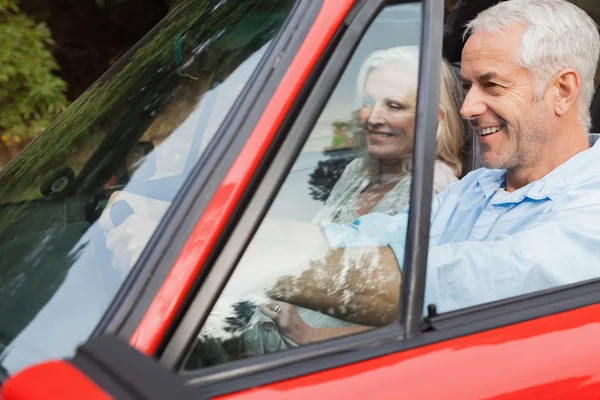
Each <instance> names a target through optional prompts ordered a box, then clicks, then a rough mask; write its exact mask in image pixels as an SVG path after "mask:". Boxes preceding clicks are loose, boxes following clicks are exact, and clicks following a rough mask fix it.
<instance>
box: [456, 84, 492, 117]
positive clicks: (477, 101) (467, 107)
mask: <svg viewBox="0 0 600 400" xmlns="http://www.w3.org/2000/svg"><path fill="white" fill-rule="evenodd" d="M486 110H487V106H486V105H485V103H484V102H483V99H482V95H481V92H480V91H479V90H478V89H476V88H472V89H471V90H469V91H468V92H467V95H466V96H465V100H464V101H463V104H462V107H461V108H460V115H461V117H463V118H464V119H473V118H476V117H478V116H480V115H482V114H484V113H485V112H486Z"/></svg>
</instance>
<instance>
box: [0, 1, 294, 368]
mask: <svg viewBox="0 0 600 400" xmlns="http://www.w3.org/2000/svg"><path fill="white" fill-rule="evenodd" d="M293 3H294V1H293V0H238V1H235V2H231V1H221V0H182V1H180V2H179V4H178V6H177V7H175V8H174V9H173V10H172V11H171V12H170V13H169V15H168V16H167V17H166V18H165V19H164V20H163V21H162V22H161V23H160V24H159V25H158V26H157V27H156V28H155V29H153V30H152V32H151V33H150V34H149V35H147V36H146V37H145V38H144V39H143V41H142V42H141V43H140V44H139V45H137V46H136V47H135V48H134V49H133V50H132V51H131V52H129V53H128V54H127V55H126V56H125V58H124V59H123V60H121V61H120V62H119V63H117V65H116V66H115V67H114V68H113V69H111V70H110V71H109V72H108V73H107V74H106V75H104V76H103V77H102V78H101V79H100V80H99V81H98V82H96V83H95V84H94V85H93V86H92V87H91V88H90V89H89V90H88V91H87V92H85V93H84V94H83V95H82V96H81V97H80V98H79V99H78V100H77V101H76V102H75V103H74V104H73V105H72V106H71V107H69V108H68V109H67V110H66V111H65V112H64V113H63V114H62V115H61V116H60V118H58V119H57V120H56V121H55V122H54V123H53V124H52V125H51V126H50V127H48V129H47V130H46V131H45V132H44V133H42V134H41V135H40V136H39V137H38V138H37V139H36V140H35V141H34V142H33V143H32V144H31V145H30V146H28V147H27V148H26V149H25V150H24V151H23V152H22V153H21V154H20V155H19V156H18V157H17V158H16V159H15V160H13V162H11V163H10V164H9V165H8V166H7V167H6V168H4V169H3V170H2V171H1V172H0V248H1V249H2V250H1V251H2V257H1V259H0V271H1V272H0V273H1V274H2V279H0V282H1V283H0V299H1V303H2V306H0V324H1V326H2V328H1V329H0V352H1V354H0V363H1V365H2V367H3V369H4V370H5V371H6V372H7V373H13V372H15V371H16V370H18V369H20V368H23V367H25V366H27V365H29V364H32V363H36V362H39V361H42V360H45V359H50V358H62V357H67V356H69V355H71V354H72V352H73V350H74V349H75V347H76V346H77V345H78V344H80V343H81V342H82V341H84V340H85V339H86V338H87V336H88V335H89V334H90V332H91V331H92V329H94V327H95V325H96V324H97V323H98V321H99V320H100V318H101V317H102V315H103V313H104V312H105V310H106V307H107V306H108V305H109V304H110V302H111V300H112V299H113V296H114V295H115V293H116V291H117V289H118V288H119V286H120V284H121V282H122V281H123V279H124V278H125V277H126V276H127V274H128V273H129V270H130V268H131V266H132V265H133V264H134V263H135V261H136V259H137V257H138V255H139V254H140V252H141V251H142V249H143V248H144V246H145V244H146V242H147V240H148V239H149V238H150V236H151V234H152V233H153V232H154V229H155V227H156V226H157V224H158V222H159V220H160V218H161V217H162V215H163V214H164V212H165V211H166V209H167V208H168V207H169V204H170V202H171V201H172V199H173V198H174V196H175V194H176V193H177V191H178V190H179V188H180V186H181V185H182V183H183V182H184V180H185V178H186V177H187V176H188V174H189V172H190V171H191V169H192V167H193V166H194V165H195V164H196V162H197V161H198V159H199V158H200V157H201V156H202V153H203V151H204V150H205V149H206V148H207V145H208V143H210V141H211V140H212V138H213V136H214V134H215V132H216V131H217V129H218V128H219V126H220V124H221V123H222V121H223V119H224V118H225V116H226V115H227V114H228V113H229V111H230V109H231V108H232V105H233V104H234V102H235V100H236V99H237V98H238V96H239V95H240V93H241V91H242V89H243V88H244V86H245V85H246V83H247V82H248V81H249V78H250V76H251V75H252V73H253V72H254V70H255V69H256V67H257V65H258V63H259V61H260V60H261V58H262V57H263V55H264V54H265V52H266V49H267V48H268V46H269V44H270V43H271V41H272V40H273V38H274V37H275V36H276V34H277V32H278V31H279V30H280V28H281V27H282V25H283V23H284V21H285V19H286V17H287V16H288V14H289V13H290V11H291V9H292V7H293ZM119 200H125V201H119ZM109 203H110V204H111V206H110V207H107V204H109Z"/></svg>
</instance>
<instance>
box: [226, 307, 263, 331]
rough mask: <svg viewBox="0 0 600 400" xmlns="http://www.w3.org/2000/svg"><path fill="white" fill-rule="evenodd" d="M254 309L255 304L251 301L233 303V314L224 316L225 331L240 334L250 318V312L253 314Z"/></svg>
mask: <svg viewBox="0 0 600 400" xmlns="http://www.w3.org/2000/svg"><path fill="white" fill-rule="evenodd" d="M255 309H256V304H254V303H253V302H251V301H240V302H238V303H235V304H234V305H233V315H232V316H229V317H227V318H225V326H224V328H223V329H224V330H225V332H229V333H231V334H233V335H236V334H241V333H242V332H243V331H244V329H246V326H248V322H250V318H252V314H254V310H255Z"/></svg>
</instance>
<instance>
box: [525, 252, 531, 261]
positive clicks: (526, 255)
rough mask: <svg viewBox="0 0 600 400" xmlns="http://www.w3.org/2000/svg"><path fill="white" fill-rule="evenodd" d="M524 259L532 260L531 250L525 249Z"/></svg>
mask: <svg viewBox="0 0 600 400" xmlns="http://www.w3.org/2000/svg"><path fill="white" fill-rule="evenodd" d="M523 259H524V260H531V253H530V252H529V251H524V252H523Z"/></svg>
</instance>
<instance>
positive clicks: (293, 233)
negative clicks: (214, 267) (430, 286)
mask: <svg viewBox="0 0 600 400" xmlns="http://www.w3.org/2000/svg"><path fill="white" fill-rule="evenodd" d="M421 22H422V8H421V4H420V3H409V4H401V5H394V6H388V7H386V8H385V9H384V10H383V11H382V12H381V13H380V14H379V15H378V16H377V18H376V19H375V20H374V22H373V23H372V25H371V26H370V27H369V29H368V30H367V32H366V33H365V35H364V37H363V38H362V40H361V42H360V44H359V46H358V47H357V49H356V51H355V52H354V54H353V56H352V58H351V60H350V62H349V63H348V65H347V66H346V67H345V70H344V72H343V75H342V77H341V79H340V80H339V82H338V84H337V86H336V88H335V90H334V91H333V93H332V94H331V96H330V98H329V100H328V102H327V104H326V106H325V108H324V109H323V111H322V113H321V115H320V117H319V118H318V121H317V122H316V124H315V126H314V127H312V131H311V133H310V135H309V137H308V139H307V140H306V142H305V144H304V146H303V148H302V150H301V152H300V154H299V156H298V158H297V159H296V160H295V162H294V164H293V166H292V168H291V171H290V172H289V173H288V175H287V177H286V179H285V181H284V183H283V186H282V187H281V189H280V191H279V193H278V194H277V196H276V198H275V200H274V202H273V204H272V205H271V207H270V209H269V211H268V213H267V215H266V217H265V218H264V220H263V221H262V222H261V225H260V227H259V228H258V231H257V232H256V234H255V235H254V237H253V238H252V240H251V242H250V244H249V246H248V248H247V249H246V251H245V253H244V254H243V256H242V257H241V260H240V261H239V263H238V265H237V266H236V269H235V270H234V272H233V274H232V277H231V279H230V281H229V282H228V283H227V285H226V287H225V289H224V290H223V292H222V293H221V295H220V297H219V298H218V300H217V302H216V304H215V306H214V308H213V310H212V311H211V313H210V315H209V317H208V319H207V321H206V322H205V324H204V325H203V326H202V327H201V330H200V332H199V334H198V338H197V340H196V343H195V344H194V346H193V349H192V350H191V351H190V352H189V354H188V355H187V358H186V360H185V365H184V367H185V368H186V369H196V368H202V367H206V366H210V365H215V364H220V363H224V362H227V361H230V360H236V359H241V358H246V357H251V356H257V355H262V354H268V353H274V352H279V351H283V350H286V349H290V348H295V347H297V346H302V345H306V344H310V343H315V342H319V341H323V340H327V339H332V338H336V337H340V336H343V335H348V334H354V333H359V332H364V331H366V330H371V329H375V328H377V327H381V326H385V325H386V324H389V323H391V322H393V321H394V320H396V316H397V308H398V299H399V291H400V284H401V279H402V278H401V277H402V274H401V270H400V268H399V267H398V262H397V259H400V260H402V259H403V257H404V249H403V246H402V245H401V243H402V242H403V241H404V238H405V235H406V220H407V215H408V203H409V197H410V182H411V171H410V170H411V154H412V148H413V139H414V128H415V126H414V121H415V115H416V93H417V87H418V67H419V45H420V43H419V41H420V35H421ZM445 71H446V72H448V73H450V72H451V71H450V69H449V67H448V66H446V69H445ZM447 78H448V79H450V81H449V83H450V86H451V87H452V90H453V92H452V96H454V97H456V96H458V93H459V86H458V83H457V81H456V77H455V76H454V75H447ZM457 105H458V103H457V101H456V99H455V100H454V102H453V103H452V105H451V108H449V109H448V110H447V111H446V112H445V114H444V115H449V116H450V115H451V117H452V120H453V121H460V120H459V117H458V108H457ZM444 118H445V117H444ZM442 125H443V126H444V127H447V126H448V125H447V124H442ZM459 125H460V124H459ZM462 134H463V132H462V131H461V130H460V129H458V130H457V131H455V132H453V133H452V134H446V133H445V132H444V133H443V134H440V135H438V136H440V137H444V138H445V139H444V140H450V141H452V140H454V141H453V142H452V143H454V144H455V151H454V153H453V154H450V155H448V157H447V159H446V158H444V157H445V156H446V155H441V156H439V157H438V161H436V171H437V172H436V176H437V178H436V179H437V181H436V182H437V184H438V186H436V188H435V190H441V188H442V187H446V186H447V185H448V184H449V183H450V182H453V181H455V180H457V177H456V176H457V175H459V174H460V168H461V167H460V144H461V143H462V140H463V139H464V138H463V137H462ZM450 138H451V139H450ZM363 227H364V228H365V229H363ZM396 242H397V245H396V244H394V245H393V246H391V244H392V243H396Z"/></svg>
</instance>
